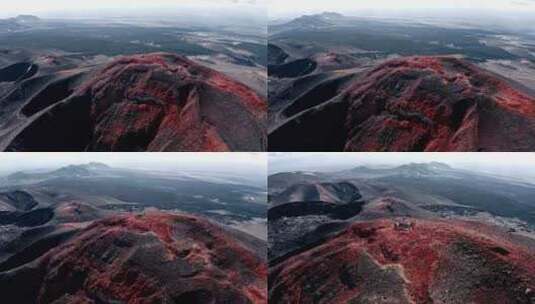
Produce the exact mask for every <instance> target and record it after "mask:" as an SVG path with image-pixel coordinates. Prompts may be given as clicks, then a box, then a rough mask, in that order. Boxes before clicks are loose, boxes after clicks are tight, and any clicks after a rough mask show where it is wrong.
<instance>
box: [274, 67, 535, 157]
mask: <svg viewBox="0 0 535 304" xmlns="http://www.w3.org/2000/svg"><path fill="white" fill-rule="evenodd" d="M523 91H527V90H526V89H522V88H520V85H517V86H516V87H515V84H513V83H511V82H509V81H507V80H505V79H502V78H501V77H500V76H498V75H495V74H492V73H490V72H487V71H484V70H483V69H481V68H479V67H477V66H475V65H473V64H471V63H468V62H467V61H464V60H462V59H458V58H454V57H406V58H401V59H395V60H391V61H388V62H386V63H384V64H381V65H379V66H378V67H376V68H374V69H373V70H371V71H370V72H368V73H367V74H366V75H364V76H363V77H362V78H361V79H360V80H358V81H356V82H355V83H354V84H353V85H352V86H350V87H349V88H348V89H347V90H346V91H345V92H344V93H342V94H340V95H338V96H336V97H335V98H333V99H331V100H330V101H328V102H326V103H323V104H321V105H319V106H315V107H314V108H310V109H307V111H304V112H301V113H300V114H299V115H297V116H295V117H293V118H291V119H290V120H289V121H287V122H286V123H285V124H284V125H282V126H281V127H279V128H278V129H276V130H275V131H274V132H272V133H271V134H270V149H271V150H277V151H279V150H282V149H283V148H284V149H286V150H305V151H309V150H329V151H330V150H337V151H533V150H534V149H535V98H534V97H532V96H529V95H528V94H527V93H524V92H523ZM311 104H314V103H313V102H311ZM292 140H293V141H292Z"/></svg>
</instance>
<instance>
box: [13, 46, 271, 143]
mask: <svg viewBox="0 0 535 304" xmlns="http://www.w3.org/2000/svg"><path fill="white" fill-rule="evenodd" d="M67 81H68V80H65V81H63V82H62V83H57V84H55V86H54V87H52V86H51V87H50V88H49V89H48V90H47V89H45V90H44V91H43V92H45V93H46V92H48V93H49V94H47V98H46V100H41V99H39V98H34V99H32V100H30V101H29V102H28V104H27V105H26V106H25V107H24V108H23V109H22V112H23V114H24V116H28V117H31V120H32V122H31V123H29V124H28V125H27V126H25V128H24V129H23V130H22V131H21V132H20V133H19V134H18V135H17V136H16V137H15V138H14V139H13V141H12V142H11V144H10V145H9V146H8V147H7V150H14V151H27V150H31V151H36V150H37V151H55V150H61V151H66V150H69V151H71V150H72V151H80V150H86V151H263V150H265V146H266V138H265V137H266V134H265V124H266V119H267V117H266V111H267V110H266V109H267V108H266V107H267V103H266V100H264V99H263V98H261V97H260V96H259V95H257V94H256V93H255V92H254V91H253V90H252V89H250V88H248V87H247V86H245V85H243V84H241V83H238V82H237V81H234V80H232V79H230V78H229V77H227V76H225V75H223V74H222V73H219V72H217V71H215V70H212V69H209V68H206V67H203V66H201V65H199V64H197V63H194V62H193V61H190V60H188V59H186V58H185V57H181V56H178V55H173V54H166V53H156V54H145V55H134V56H126V57H122V58H119V59H117V60H115V61H113V62H111V63H110V64H108V65H107V66H106V67H104V68H102V69H100V70H98V71H95V72H93V73H91V74H90V75H86V76H84V79H83V81H81V80H77V81H76V83H73V82H74V81H70V82H67ZM71 94H72V95H71ZM41 95H42V94H41ZM65 97H68V99H66V100H63V98H65ZM54 98H56V99H58V98H59V100H63V101H61V102H58V103H56V104H54V100H55V99H54ZM51 104H53V106H50V105H51ZM47 107H48V108H47ZM44 109H46V110H45V111H44V112H40V111H42V110H44ZM43 137H44V138H46V140H45V139H43Z"/></svg>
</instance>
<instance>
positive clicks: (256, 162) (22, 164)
mask: <svg viewBox="0 0 535 304" xmlns="http://www.w3.org/2000/svg"><path fill="white" fill-rule="evenodd" d="M89 162H101V163H104V164H107V165H109V166H112V167H118V168H130V169H144V170H145V169H146V170H158V171H168V172H172V171H176V170H188V171H206V172H212V171H213V172H221V173H231V174H232V173H235V174H237V175H239V176H244V175H245V176H248V175H265V174H266V171H267V155H266V154H263V153H0V174H2V175H4V174H10V173H13V172H16V171H29V170H42V169H56V168H59V167H62V166H65V165H74V164H85V163H89Z"/></svg>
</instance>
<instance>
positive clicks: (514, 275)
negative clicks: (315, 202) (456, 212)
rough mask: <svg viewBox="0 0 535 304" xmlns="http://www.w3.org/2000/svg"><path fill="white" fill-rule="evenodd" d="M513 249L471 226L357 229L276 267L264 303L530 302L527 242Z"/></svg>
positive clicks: (390, 223)
mask: <svg viewBox="0 0 535 304" xmlns="http://www.w3.org/2000/svg"><path fill="white" fill-rule="evenodd" d="M487 229H488V230H491V232H490V235H489V234H487V233H488V232H487V231H486V230H487ZM516 242H517V241H516V240H514V239H510V238H509V237H508V236H501V235H499V234H497V233H496V232H495V231H494V230H493V229H489V228H488V227H484V226H479V225H477V224H474V223H458V222H449V221H448V222H443V221H426V220H419V219H418V220H417V219H411V220H406V221H404V222H400V220H399V219H397V220H396V219H394V220H376V221H373V222H361V223H355V224H353V225H351V226H350V227H348V228H347V229H345V230H343V231H342V232H340V233H339V234H337V235H336V236H334V237H332V238H329V239H327V240H325V242H323V243H321V244H319V245H317V246H315V247H313V248H310V249H308V250H304V251H303V252H302V253H299V254H296V255H294V256H291V257H288V258H287V259H285V260H283V261H280V263H277V264H276V265H274V267H273V268H272V269H271V271H270V289H269V296H270V301H271V302H273V303H288V302H299V303H466V302H467V301H468V302H470V303H532V301H533V300H534V299H535V294H534V292H533V290H534V287H535V276H534V273H535V269H534V268H533V265H534V263H535V255H534V254H533V250H534V247H533V243H531V247H530V246H523V245H519V244H518V243H516Z"/></svg>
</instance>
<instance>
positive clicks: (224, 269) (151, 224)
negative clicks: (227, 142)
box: [0, 213, 267, 303]
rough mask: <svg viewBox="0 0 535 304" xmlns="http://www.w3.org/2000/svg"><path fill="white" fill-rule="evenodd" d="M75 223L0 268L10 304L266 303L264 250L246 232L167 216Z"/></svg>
mask: <svg viewBox="0 0 535 304" xmlns="http://www.w3.org/2000/svg"><path fill="white" fill-rule="evenodd" d="M69 226H70V225H65V226H63V227H58V229H57V230H56V232H54V233H50V234H48V235H46V236H42V237H41V238H40V240H38V241H35V242H34V243H31V244H29V243H27V244H26V245H27V246H26V247H22V246H20V245H22V244H19V246H20V247H19V248H17V249H18V250H20V251H18V252H13V254H12V255H11V256H10V257H9V258H8V259H5V260H4V261H3V262H2V263H1V264H0V269H1V272H0V281H1V282H2V284H1V286H2V287H0V288H1V289H2V295H3V297H4V299H5V300H6V301H10V302H13V303H81V302H83V303H112V302H113V303H155V302H158V303H229V302H230V303H267V297H266V290H265V288H266V273H267V266H266V264H265V262H264V260H263V259H264V258H263V254H262V246H261V243H260V242H258V241H256V242H255V240H254V239H252V238H247V237H246V236H245V235H241V234H238V233H237V232H229V231H225V230H224V229H223V228H221V227H219V226H217V225H214V224H212V223H209V222H207V221H206V220H203V219H201V218H198V217H193V216H188V215H170V214H165V213H147V214H143V215H128V216H118V217H111V218H107V219H104V220H101V221H96V222H94V223H92V224H90V225H88V226H87V227H86V228H72V227H69ZM62 230H63V231H62ZM30 237H31V234H30V233H27V235H26V237H25V239H24V241H26V242H28V239H29V238H30ZM21 248H22V249H21ZM12 250H16V249H15V248H12ZM8 286H9V287H8ZM23 286H24V292H22V290H21V289H19V288H23Z"/></svg>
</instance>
